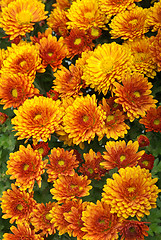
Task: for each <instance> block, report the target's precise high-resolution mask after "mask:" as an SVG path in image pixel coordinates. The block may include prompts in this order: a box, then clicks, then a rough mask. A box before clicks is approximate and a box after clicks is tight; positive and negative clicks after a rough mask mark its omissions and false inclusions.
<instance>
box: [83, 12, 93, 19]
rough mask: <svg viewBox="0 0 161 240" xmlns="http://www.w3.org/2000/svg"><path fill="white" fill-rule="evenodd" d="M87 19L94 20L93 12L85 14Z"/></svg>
mask: <svg viewBox="0 0 161 240" xmlns="http://www.w3.org/2000/svg"><path fill="white" fill-rule="evenodd" d="M84 16H85V18H88V19H92V18H94V13H93V12H86V13H85V14H84Z"/></svg>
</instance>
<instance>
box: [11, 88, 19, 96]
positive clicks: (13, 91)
mask: <svg viewBox="0 0 161 240" xmlns="http://www.w3.org/2000/svg"><path fill="white" fill-rule="evenodd" d="M11 93H12V96H13V97H15V98H17V97H18V92H17V89H16V88H14V89H12V92H11Z"/></svg>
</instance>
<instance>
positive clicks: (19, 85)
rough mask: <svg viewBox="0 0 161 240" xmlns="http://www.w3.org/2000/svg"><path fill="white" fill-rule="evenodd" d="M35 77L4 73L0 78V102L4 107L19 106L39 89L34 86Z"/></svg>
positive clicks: (37, 92)
mask: <svg viewBox="0 0 161 240" xmlns="http://www.w3.org/2000/svg"><path fill="white" fill-rule="evenodd" d="M33 81H34V78H33V77H30V76H28V75H26V74H17V75H16V74H9V73H8V74H2V75H1V78H0V99H1V100H0V104H2V105H4V106H3V108H4V109H6V108H11V107H13V108H17V107H19V106H20V105H22V103H24V101H25V100H26V99H28V98H30V97H33V96H34V95H36V94H39V90H38V89H37V88H35V87H34V85H33V84H32V82H33Z"/></svg>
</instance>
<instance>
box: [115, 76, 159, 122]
mask: <svg viewBox="0 0 161 240" xmlns="http://www.w3.org/2000/svg"><path fill="white" fill-rule="evenodd" d="M122 84H123V85H121V84H119V83H117V82H115V83H114V86H115V87H116V88H115V89H114V93H115V96H116V97H117V98H116V99H115V102H116V103H119V104H121V105H122V107H123V110H124V112H126V113H127V116H128V117H129V119H130V121H131V122H132V121H134V119H135V118H139V117H140V116H145V114H146V111H147V110H149V109H150V108H151V107H155V106H156V105H155V103H157V100H155V99H153V96H152V95H150V94H151V92H152V91H151V90H150V89H151V88H152V86H153V85H152V83H151V82H148V79H147V78H146V77H144V75H142V74H139V73H137V72H134V73H133V74H132V75H130V74H127V75H126V76H125V75H124V77H123V78H122Z"/></svg>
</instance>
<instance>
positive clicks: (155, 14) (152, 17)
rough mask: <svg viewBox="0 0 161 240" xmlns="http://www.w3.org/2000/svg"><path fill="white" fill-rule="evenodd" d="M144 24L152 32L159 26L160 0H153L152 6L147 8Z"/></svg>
mask: <svg viewBox="0 0 161 240" xmlns="http://www.w3.org/2000/svg"><path fill="white" fill-rule="evenodd" d="M146 24H147V27H149V28H151V29H152V32H155V31H157V30H159V29H160V28H161V1H158V2H155V3H154V6H153V7H150V8H149V12H148V16H147V20H146Z"/></svg>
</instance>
